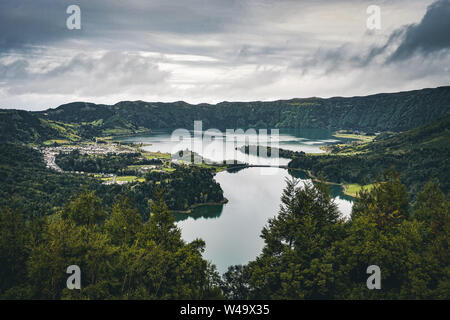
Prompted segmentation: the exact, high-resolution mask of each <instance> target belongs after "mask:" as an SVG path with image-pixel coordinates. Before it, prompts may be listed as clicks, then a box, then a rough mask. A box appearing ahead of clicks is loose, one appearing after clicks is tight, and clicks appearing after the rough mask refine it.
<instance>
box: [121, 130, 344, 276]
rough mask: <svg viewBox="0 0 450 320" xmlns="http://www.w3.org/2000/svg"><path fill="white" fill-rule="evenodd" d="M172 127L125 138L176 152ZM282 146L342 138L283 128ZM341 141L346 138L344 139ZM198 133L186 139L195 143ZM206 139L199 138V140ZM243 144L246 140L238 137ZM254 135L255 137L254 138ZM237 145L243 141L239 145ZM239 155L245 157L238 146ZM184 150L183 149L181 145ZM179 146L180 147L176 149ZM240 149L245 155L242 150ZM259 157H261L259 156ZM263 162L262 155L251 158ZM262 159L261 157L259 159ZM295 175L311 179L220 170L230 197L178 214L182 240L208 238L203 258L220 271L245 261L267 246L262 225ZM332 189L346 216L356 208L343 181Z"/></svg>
mask: <svg viewBox="0 0 450 320" xmlns="http://www.w3.org/2000/svg"><path fill="white" fill-rule="evenodd" d="M170 134H171V131H155V132H154V133H153V134H151V135H145V136H138V137H127V138H122V139H121V140H125V141H131V142H135V143H145V144H151V145H150V146H146V147H145V149H147V150H149V151H160V152H170V153H173V152H175V151H174V147H176V142H173V141H171V135H170ZM279 140H280V148H284V149H288V150H292V151H304V152H322V150H320V146H323V145H326V144H329V143H332V142H335V141H338V139H336V138H334V137H333V136H332V132H331V131H329V130H323V129H308V130H280V135H279ZM339 140H342V139H339ZM194 141H196V140H195V138H192V139H189V140H188V141H187V142H189V143H193V142H194ZM199 141H201V140H197V142H199ZM238 141H240V143H241V145H244V142H245V139H238ZM252 141H257V140H255V137H250V143H251V142H252ZM210 143H213V144H214V143H215V144H219V145H223V144H226V143H227V142H226V141H225V140H224V138H220V137H219V138H215V139H212V141H211V142H210ZM238 146H240V145H239V144H238ZM237 149H238V150H236V149H233V152H234V151H236V152H237V155H235V157H234V159H237V160H240V159H242V156H246V155H245V154H244V153H243V152H241V151H240V150H239V148H237ZM180 150H183V149H180ZM208 150H211V148H205V149H204V152H203V153H202V155H203V156H204V157H205V158H209V159H211V160H230V159H233V158H232V157H233V154H225V155H223V154H222V155H220V154H212V153H208ZM176 151H179V150H176ZM239 153H240V154H239ZM221 157H224V158H221ZM254 157H256V156H254ZM279 160H280V163H279V164H287V163H288V162H289V160H288V159H281V158H280V159H279ZM252 161H261V158H260V157H256V158H255V159H250V161H246V162H249V163H252ZM259 163H261V162H259ZM291 175H293V176H295V177H296V178H298V179H300V180H301V182H306V181H310V179H309V177H308V176H307V175H306V174H305V173H304V172H303V171H297V170H295V171H290V172H288V170H286V169H280V168H246V169H243V170H237V171H233V172H226V171H224V172H220V173H218V174H217V175H216V177H215V179H216V181H217V182H218V183H220V185H221V187H222V189H223V190H224V196H225V197H226V198H227V199H228V200H229V202H228V203H227V204H225V205H212V206H201V207H197V208H195V209H194V210H193V212H192V213H190V214H185V213H176V214H175V217H176V219H177V225H178V226H179V227H180V229H181V230H182V236H183V239H184V240H186V241H192V240H195V239H197V238H201V239H203V240H205V242H206V250H205V252H204V257H205V258H206V259H208V260H211V261H212V262H213V263H214V264H216V265H217V267H218V270H219V271H220V272H225V271H226V269H227V267H228V266H230V265H234V264H246V263H247V262H248V261H250V260H253V259H255V258H256V256H257V255H258V254H259V253H260V252H261V250H262V247H263V245H264V243H263V240H262V239H261V238H260V234H261V230H262V229H263V227H264V226H265V225H266V224H267V221H268V219H270V218H272V217H274V216H276V215H277V214H278V211H279V208H280V203H281V201H280V197H281V194H282V191H283V189H284V187H285V185H286V183H285V179H286V178H289V177H291ZM330 191H331V194H332V196H333V199H334V201H335V203H336V204H337V206H338V208H339V210H340V212H341V213H342V216H343V217H348V216H349V215H350V212H351V208H352V198H351V197H349V196H347V195H345V194H344V193H343V192H342V189H341V187H340V186H339V185H330Z"/></svg>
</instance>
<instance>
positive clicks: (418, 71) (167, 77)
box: [0, 0, 450, 110]
mask: <svg viewBox="0 0 450 320" xmlns="http://www.w3.org/2000/svg"><path fill="white" fill-rule="evenodd" d="M69 5H78V6H79V7H80V9H81V30H69V29H68V28H67V27H66V19H67V18H68V17H69V16H70V14H67V13H66V9H67V7H68V6H69ZM369 5H377V6H379V7H380V9H381V29H380V30H369V29H368V28H367V26H366V21H367V18H368V17H369V16H370V15H369V14H367V12H366V10H367V7H368V6H369ZM442 85H450V0H438V1H433V0H395V1H392V0H391V1H381V0H379V1H375V0H373V1H365V0H350V1H333V0H305V1H301V0H176V1H172V0H145V1H143V0H141V1H138V0H127V1H123V0H85V1H75V0H70V1H65V0H60V1H54V0H1V2H0V108H21V109H29V110H42V109H47V108H50V107H51V108H54V107H57V106H58V105H60V104H63V103H67V102H72V101H89V102H94V103H106V104H114V103H116V102H118V101H123V100H145V101H178V100H184V101H187V102H190V103H201V102H208V103H216V102H220V101H224V100H227V101H250V100H276V99H289V98H294V97H310V96H319V97H330V96H353V95H367V94H372V93H379V92H395V91H401V90H411V89H420V88H424V87H437V86H442Z"/></svg>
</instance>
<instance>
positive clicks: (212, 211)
mask: <svg viewBox="0 0 450 320" xmlns="http://www.w3.org/2000/svg"><path fill="white" fill-rule="evenodd" d="M222 211H223V205H205V206H200V207H197V208H195V209H194V210H193V211H192V212H191V213H189V214H187V213H179V212H175V213H174V216H175V219H176V221H183V220H186V219H194V220H197V219H200V218H203V219H217V218H219V217H220V215H221V214H222Z"/></svg>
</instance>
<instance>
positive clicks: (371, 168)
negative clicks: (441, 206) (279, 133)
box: [289, 116, 450, 194]
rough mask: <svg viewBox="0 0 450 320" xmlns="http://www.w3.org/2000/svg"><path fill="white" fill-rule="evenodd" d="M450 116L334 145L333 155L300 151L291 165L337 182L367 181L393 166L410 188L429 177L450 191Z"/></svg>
mask: <svg viewBox="0 0 450 320" xmlns="http://www.w3.org/2000/svg"><path fill="white" fill-rule="evenodd" d="M449 158H450V116H447V117H444V118H442V119H440V120H438V121H435V122H433V123H431V124H429V125H426V126H422V127H419V128H415V129H413V130H410V131H406V132H403V133H399V134H394V135H388V136H387V137H384V138H383V137H380V138H377V139H376V140H375V141H373V142H370V143H365V144H356V145H344V146H339V145H338V146H335V147H334V148H332V153H331V154H325V155H320V156H308V155H306V154H303V155H301V154H297V155H296V158H295V159H293V160H292V161H291V163H290V164H289V167H291V168H301V169H305V170H310V171H311V172H312V173H313V174H314V175H324V176H325V178H326V179H328V180H329V181H333V182H338V183H359V184H366V183H370V182H373V181H375V180H376V179H377V178H378V177H379V176H380V175H382V174H383V172H384V170H386V169H389V168H390V167H391V166H394V167H395V168H396V170H397V171H399V172H400V174H401V178H402V181H403V182H404V183H405V184H406V185H407V187H408V190H409V191H410V192H411V193H413V194H417V192H418V191H419V190H420V189H421V188H422V186H423V184H424V183H425V182H426V181H427V180H429V179H436V180H438V181H439V182H440V184H441V187H442V189H443V191H444V193H446V194H448V191H449V190H450V173H449V172H450V162H449V161H448V159H449Z"/></svg>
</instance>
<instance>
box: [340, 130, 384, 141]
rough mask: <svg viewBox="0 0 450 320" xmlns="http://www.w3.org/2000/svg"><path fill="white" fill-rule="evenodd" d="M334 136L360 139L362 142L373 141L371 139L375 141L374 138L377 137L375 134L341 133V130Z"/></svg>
mask: <svg viewBox="0 0 450 320" xmlns="http://www.w3.org/2000/svg"><path fill="white" fill-rule="evenodd" d="M333 137H336V138H344V139H353V140H359V141H362V142H371V141H373V139H375V136H366V135H361V134H347V133H340V132H336V133H335V134H333Z"/></svg>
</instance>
